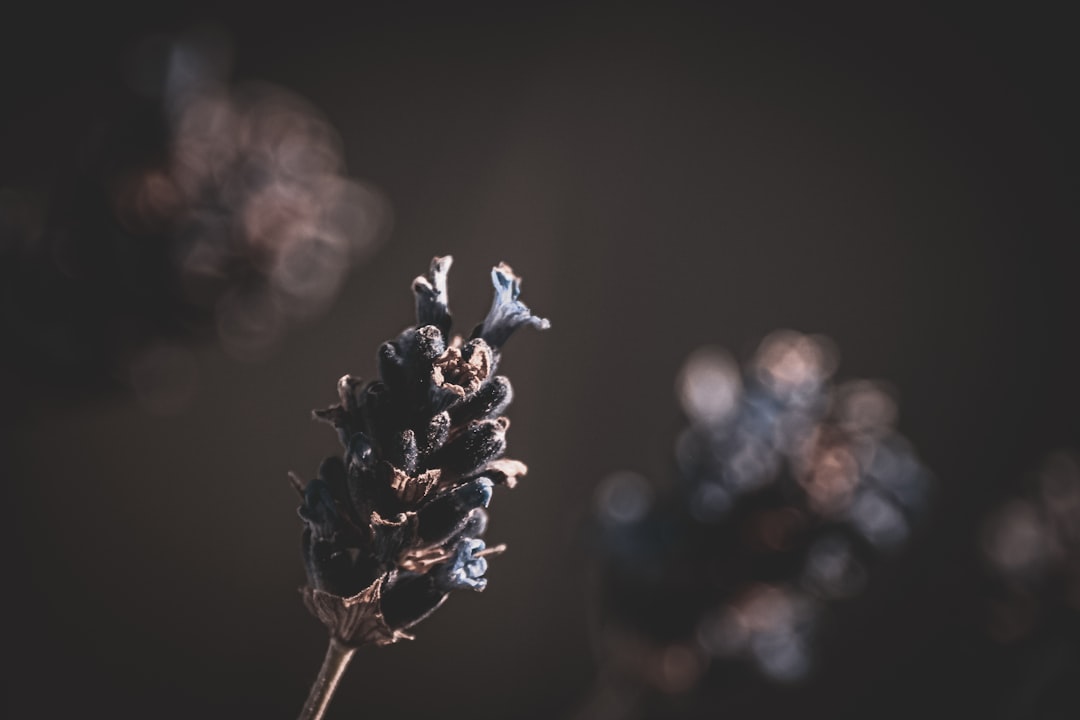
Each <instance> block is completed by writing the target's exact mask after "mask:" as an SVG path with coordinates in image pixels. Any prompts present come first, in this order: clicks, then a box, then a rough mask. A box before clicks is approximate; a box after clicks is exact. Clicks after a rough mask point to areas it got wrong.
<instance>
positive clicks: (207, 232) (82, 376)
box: [0, 30, 390, 411]
mask: <svg viewBox="0 0 1080 720" xmlns="http://www.w3.org/2000/svg"><path fill="white" fill-rule="evenodd" d="M230 56H231V50H230V45H229V42H228V40H227V38H226V37H224V35H223V34H221V33H219V32H216V31H213V30H200V31H192V32H189V33H186V34H183V35H180V36H178V37H169V38H166V37H148V38H145V39H144V40H143V42H142V43H140V44H139V46H138V47H137V48H136V49H135V50H134V52H133V53H132V56H131V68H130V72H129V73H128V77H127V82H128V87H127V88H126V89H125V90H124V91H123V92H114V93H113V94H114V95H115V96H104V97H102V98H100V102H99V103H98V106H97V107H95V108H93V109H92V110H91V111H90V112H88V120H87V125H88V126H91V127H88V128H87V135H88V139H87V141H86V148H85V149H83V151H82V152H81V154H80V155H79V156H78V157H73V158H70V159H68V162H67V163H62V164H61V165H60V168H61V170H60V171H58V173H57V177H55V178H51V179H50V180H48V182H47V183H46V185H45V186H43V187H41V188H38V189H37V190H36V191H34V190H31V189H29V188H16V187H10V188H7V189H5V190H4V192H3V193H0V195H2V200H3V202H2V203H0V213H2V215H3V218H2V221H0V229H2V230H3V232H4V233H5V238H4V242H3V243H0V251H2V252H3V256H4V257H3V260H4V271H3V272H4V279H5V290H6V294H5V297H4V298H3V304H4V313H3V318H4V321H3V322H4V324H5V327H4V330H5V334H6V335H8V336H9V337H13V338H15V339H16V342H15V344H16V345H17V346H18V347H19V354H18V355H17V356H14V357H12V358H11V360H12V361H13V362H14V363H15V364H17V365H21V366H22V368H21V369H22V370H23V372H22V373H21V374H23V375H24V376H27V377H34V376H36V375H41V376H42V378H43V380H44V378H46V377H47V378H48V381H49V382H50V383H54V384H55V382H56V381H57V379H59V380H60V382H61V383H62V382H63V381H64V380H66V379H69V380H72V382H71V383H70V384H71V385H72V386H73V387H76V388H85V387H87V386H93V385H95V384H97V385H105V384H108V383H109V382H111V381H112V379H113V378H119V379H121V380H122V381H128V382H129V383H130V384H131V385H132V386H134V389H135V391H136V394H137V396H138V398H139V399H140V400H142V401H144V405H146V406H147V407H148V408H149V409H151V410H161V411H169V410H170V409H175V408H176V407H178V406H180V405H182V400H183V396H184V395H185V393H189V392H190V390H191V389H192V388H193V387H194V377H195V373H194V369H193V367H192V366H193V357H192V355H191V353H190V346H191V343H192V341H195V340H201V339H204V338H209V337H215V338H216V339H217V341H218V342H219V343H220V346H221V348H222V349H223V350H224V351H225V352H226V353H228V354H229V355H231V356H233V357H235V358H238V359H241V360H253V359H260V358H263V357H265V356H266V355H268V354H269V353H270V352H272V351H273V350H274V349H275V347H276V346H277V344H278V343H279V342H280V341H281V339H282V338H283V336H284V335H285V333H286V332H287V331H288V328H289V326H290V325H291V324H293V323H295V322H297V321H303V320H305V319H309V318H312V317H314V316H317V315H319V314H320V313H322V312H324V311H325V310H326V309H328V308H329V306H330V305H331V304H332V303H333V301H334V300H335V298H336V297H337V294H338V292H339V291H340V289H341V287H342V285H343V283H344V282H345V279H346V277H347V275H348V273H349V271H350V269H351V268H352V267H353V266H354V265H355V264H356V263H358V262H361V261H363V260H364V259H366V258H367V257H369V255H370V254H371V253H372V252H373V251H374V250H375V249H376V248H377V247H378V245H379V244H380V243H381V242H382V241H383V240H384V239H385V237H386V236H387V234H388V230H389V226H390V209H389V204H388V202H387V201H386V199H385V198H384V197H383V196H382V195H381V194H380V193H379V192H377V191H376V190H374V189H373V188H372V187H370V186H368V185H365V184H362V183H360V182H357V181H355V180H353V179H350V178H348V177H347V176H346V175H345V167H344V155H343V151H342V142H341V138H340V137H339V135H338V134H337V132H336V131H335V130H334V128H333V127H332V126H331V125H330V123H329V122H328V121H327V119H326V118H325V117H323V115H322V114H321V113H320V112H319V111H318V110H317V109H316V108H315V107H313V106H312V105H311V104H310V103H308V102H307V101H305V100H303V99H302V98H300V97H299V96H297V95H295V94H293V93H291V92H289V91H288V90H285V89H283V88H281V87H277V86H274V85H271V84H268V83H259V82H244V83H239V84H234V83H232V82H230V79H229V76H230ZM69 370H70V371H72V372H71V373H65V371H69ZM76 370H77V372H75V371H76ZM76 378H77V379H76Z"/></svg>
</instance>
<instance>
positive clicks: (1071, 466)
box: [981, 451, 1080, 643]
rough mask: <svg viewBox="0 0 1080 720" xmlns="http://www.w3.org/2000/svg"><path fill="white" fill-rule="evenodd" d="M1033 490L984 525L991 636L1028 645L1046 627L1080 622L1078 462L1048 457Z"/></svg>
mask: <svg viewBox="0 0 1080 720" xmlns="http://www.w3.org/2000/svg"><path fill="white" fill-rule="evenodd" d="M1034 480H1035V483H1034V487H1032V488H1029V490H1028V492H1027V493H1026V495H1024V496H1021V497H1014V498H1011V499H1010V500H1008V501H1007V502H1005V503H1003V504H1002V505H1001V506H1000V507H998V508H997V509H995V510H994V511H993V512H992V513H991V514H990V515H989V516H988V517H987V519H986V521H985V522H984V523H983V528H982V538H981V541H982V543H981V544H982V551H983V557H984V559H985V561H986V563H987V567H988V569H989V570H990V573H991V577H992V579H993V583H992V587H991V590H992V593H991V600H990V608H989V609H990V613H989V616H990V634H991V635H992V636H993V637H994V638H995V639H997V640H998V641H1000V642H1003V643H1011V642H1015V641H1019V640H1022V639H1024V638H1026V637H1028V636H1029V635H1032V634H1034V633H1035V631H1036V630H1037V629H1038V628H1039V627H1040V626H1041V625H1043V624H1048V625H1053V624H1054V623H1055V622H1060V621H1063V619H1064V618H1067V617H1072V622H1073V623H1075V622H1076V620H1077V619H1078V618H1080V456H1077V455H1076V453H1073V452H1068V451H1059V452H1055V453H1052V454H1050V455H1049V456H1047V458H1046V459H1045V460H1044V461H1043V463H1042V466H1041V467H1040V468H1039V470H1038V472H1037V473H1035V475H1034Z"/></svg>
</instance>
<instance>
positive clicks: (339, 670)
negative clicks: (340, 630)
mask: <svg viewBox="0 0 1080 720" xmlns="http://www.w3.org/2000/svg"><path fill="white" fill-rule="evenodd" d="M354 652H356V648H355V647H349V646H348V645H345V644H343V643H342V642H340V641H339V640H338V639H337V638H334V637H331V638H330V647H328V648H326V657H325V658H323V664H322V667H321V668H319V676H318V677H317V678H315V684H314V685H312V686H311V692H310V693H309V694H308V699H307V702H305V703H304V709H303V710H301V711H300V717H299V718H298V720H321V718H322V717H323V714H324V713H326V708H327V706H328V705H330V698H332V697H333V696H334V691H335V690H337V686H338V682H339V681H340V680H341V676H342V675H344V674H345V668H347V667H349V660H351V659H352V656H353V653H354Z"/></svg>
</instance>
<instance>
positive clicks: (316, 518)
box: [295, 257, 548, 646]
mask: <svg viewBox="0 0 1080 720" xmlns="http://www.w3.org/2000/svg"><path fill="white" fill-rule="evenodd" d="M450 263H451V258H450V257H443V258H435V260H434V261H433V262H432V265H431V270H430V272H429V273H428V274H427V275H426V276H421V277H418V278H417V279H416V280H415V281H414V283H413V290H414V292H415V293H416V318H417V324H416V326H415V327H410V328H408V329H406V330H405V331H404V332H402V333H401V334H400V335H399V336H398V337H397V338H396V339H394V340H391V341H389V342H386V343H384V344H383V345H382V346H381V347H380V348H379V353H378V362H379V379H378V380H375V381H373V382H369V383H367V384H366V385H365V384H363V383H361V381H360V380H359V379H357V378H355V377H353V376H349V375H346V376H345V377H343V378H342V379H341V380H340V381H339V382H338V395H339V397H340V402H339V403H338V404H336V405H334V406H332V407H330V408H328V409H326V410H321V411H316V412H315V416H316V417H317V418H318V419H321V420H324V421H326V422H328V423H330V424H332V425H333V426H334V428H335V429H336V430H337V432H338V437H339V439H340V440H341V444H342V446H343V447H344V448H345V456H344V458H340V457H336V456H334V457H330V458H327V459H326V460H324V461H323V463H322V465H321V467H320V468H319V473H318V477H317V478H316V479H314V480H311V481H310V482H307V483H303V482H301V481H299V480H298V479H297V480H295V483H296V485H297V489H298V490H299V491H300V493H301V496H302V498H303V504H302V505H301V507H300V510H299V512H300V517H301V518H302V519H303V521H304V525H305V529H304V534H303V555H304V561H305V565H306V569H307V576H308V586H307V587H305V588H304V599H305V602H306V604H307V606H308V609H309V610H310V611H311V612H312V613H313V614H314V615H315V616H316V617H318V618H319V619H320V620H321V621H322V622H323V623H324V624H325V625H326V626H327V628H328V629H329V630H330V632H331V635H332V637H333V638H334V639H336V640H337V641H339V642H342V643H345V644H346V645H349V646H356V645H362V644H367V643H374V644H379V645H384V644H389V643H392V642H395V641H397V640H399V639H402V638H406V637H409V636H408V635H406V634H405V633H404V632H403V631H404V630H405V629H406V628H409V627H411V626H412V625H414V624H416V623H417V622H419V621H420V620H422V619H423V618H425V617H427V616H428V615H429V614H430V613H431V612H433V611H434V610H435V609H436V608H437V607H439V605H441V604H442V603H443V601H444V600H445V599H446V597H447V595H448V593H450V592H451V591H452V590H456V589H465V588H467V589H472V590H483V589H484V587H485V585H486V584H487V580H486V578H485V577H484V573H485V571H486V569H487V560H486V559H485V556H486V555H489V554H492V553H494V552H499V551H501V550H502V549H504V548H503V546H497V547H494V548H488V547H486V545H485V544H484V541H483V540H482V539H481V537H482V535H483V533H484V530H485V529H486V527H487V513H486V510H485V508H486V507H487V505H488V502H489V501H490V499H491V493H492V487H493V486H494V485H506V486H508V487H513V486H514V485H515V484H516V482H517V478H518V477H520V476H522V475H524V474H525V472H526V468H525V466H524V465H523V464H522V463H520V462H518V461H516V460H510V459H506V458H504V457H503V454H504V453H505V451H506V431H507V428H508V427H509V424H510V422H509V420H508V419H507V418H506V417H504V416H503V414H502V413H503V412H504V411H505V410H506V408H507V406H508V405H509V404H510V401H511V399H512V390H511V386H510V381H509V380H508V379H507V378H506V377H504V376H501V375H496V374H495V371H496V369H497V368H498V364H499V358H500V356H501V352H502V346H503V344H504V343H505V342H506V341H507V340H508V339H509V337H510V335H511V334H512V333H513V332H514V331H515V330H516V329H517V328H519V327H521V326H523V325H531V326H533V327H537V328H541V329H542V328H546V327H548V322H547V320H543V319H541V318H538V317H536V316H534V315H533V314H532V313H531V312H530V310H529V309H528V308H527V307H526V306H525V305H524V304H522V303H521V301H520V300H518V293H519V292H520V284H519V282H520V281H519V279H518V278H517V277H516V276H515V275H514V274H513V272H512V271H511V269H510V268H509V267H508V266H506V265H499V266H497V267H496V268H494V269H493V270H492V280H493V281H494V284H495V299H494V302H493V304H492V306H491V311H490V312H489V313H488V315H487V317H486V318H485V319H484V321H483V322H482V323H480V324H479V325H477V326H476V328H475V329H474V330H473V331H472V334H471V335H470V337H469V339H468V340H464V339H462V338H461V337H460V336H455V337H453V338H451V336H450V313H449V310H448V308H447V285H446V275H447V271H448V270H449V268H450Z"/></svg>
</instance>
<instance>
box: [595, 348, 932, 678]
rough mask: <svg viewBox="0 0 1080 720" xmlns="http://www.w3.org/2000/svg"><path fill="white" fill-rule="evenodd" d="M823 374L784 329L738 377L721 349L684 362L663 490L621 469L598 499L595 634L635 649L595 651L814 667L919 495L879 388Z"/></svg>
mask: <svg viewBox="0 0 1080 720" xmlns="http://www.w3.org/2000/svg"><path fill="white" fill-rule="evenodd" d="M835 367H836V352H835V350H834V349H833V347H832V344H831V343H830V342H829V341H828V340H827V339H825V338H821V337H814V336H807V335H802V334H799V333H795V332H790V331H781V332H777V333H774V334H772V335H770V336H769V337H767V338H766V339H765V340H764V341H763V342H762V344H761V347H760V348H759V350H758V352H757V354H756V355H755V357H754V358H753V360H752V361H751V362H750V363H749V364H748V365H747V366H746V368H745V369H744V370H743V371H741V372H740V370H739V368H738V366H737V365H736V363H735V361H734V360H732V359H731V357H730V355H728V354H727V353H726V352H724V351H722V350H719V349H715V348H705V349H702V350H699V351H697V352H695V353H694V354H692V355H691V356H690V358H689V359H688V360H687V362H686V365H685V366H684V368H683V370H682V372H681V373H680V374H679V377H678V379H677V383H676V386H677V394H678V396H679V399H680V401H681V402H682V405H683V408H684V410H685V412H686V415H687V416H688V418H689V419H690V424H689V426H688V427H687V428H686V429H685V430H683V431H682V433H681V434H680V435H679V438H678V441H677V443H676V448H675V461H676V466H677V477H676V482H675V483H669V484H667V486H666V487H668V488H669V490H668V491H667V492H660V491H659V490H654V489H653V487H652V486H651V485H650V484H649V483H648V482H647V481H646V480H645V479H644V478H642V477H640V476H638V475H634V474H631V473H625V472H623V473H616V474H615V475H612V476H611V477H610V478H608V479H607V480H605V481H604V482H603V483H602V484H601V485H600V487H599V491H598V494H597V502H598V508H597V519H598V522H597V523H596V540H597V543H596V548H597V556H596V557H597V560H598V565H597V568H598V572H599V583H598V587H599V588H600V593H599V594H600V598H599V601H600V604H601V606H602V608H603V613H602V616H601V617H602V618H603V622H604V624H605V627H604V632H603V633H601V637H602V638H608V639H610V638H612V637H624V636H631V637H633V638H635V640H634V642H622V641H620V642H619V643H616V644H615V645H612V644H611V643H610V642H608V643H604V644H602V645H606V646H608V647H609V648H612V647H623V646H625V647H636V648H638V649H639V651H640V652H652V653H656V654H657V656H659V655H661V654H663V653H664V652H666V649H668V648H670V647H674V646H680V647H684V646H687V645H689V646H691V647H695V648H696V649H697V652H698V653H700V656H701V659H702V660H703V663H702V664H704V661H707V660H708V658H710V657H715V658H722V659H727V660H732V659H738V658H745V659H747V660H749V661H751V662H752V663H753V664H754V665H755V666H756V667H757V668H758V669H759V670H760V671H761V672H762V673H763V674H764V675H765V676H766V677H768V678H771V679H773V680H777V681H782V682H794V681H798V680H800V679H802V678H804V677H805V676H806V675H807V673H809V672H810V671H811V669H812V666H813V659H814V652H813V651H814V644H815V642H817V639H818V636H819V624H820V622H819V620H820V618H821V616H822V615H823V613H824V612H825V611H826V610H827V608H828V607H829V605H830V604H833V603H835V602H837V601H841V600H845V599H848V598H852V597H854V596H856V595H857V594H858V593H859V592H861V590H862V588H863V587H864V585H865V583H866V580H867V576H868V573H869V571H870V569H871V566H872V565H873V563H874V562H875V560H876V559H877V558H879V557H881V556H883V555H887V554H890V553H894V552H896V551H897V550H899V549H900V548H901V547H902V546H903V545H904V544H905V541H906V540H907V539H908V537H909V536H910V534H911V532H912V530H913V529H914V528H915V527H916V525H917V524H918V522H919V521H920V519H921V517H922V515H923V510H924V509H925V507H926V504H927V502H928V500H929V492H930V476H929V473H928V471H927V470H926V469H925V468H924V467H923V466H922V464H921V463H920V462H919V461H918V459H917V457H916V456H915V453H914V451H913V450H912V448H911V446H910V445H909V444H908V443H907V441H906V440H905V439H904V438H903V437H902V436H901V435H900V434H899V433H898V432H897V431H896V429H895V420H896V404H895V402H894V401H893V399H892V397H891V395H890V394H889V392H888V391H887V390H886V389H885V388H884V387H883V386H882V385H880V384H878V383H873V382H868V381H855V382H848V383H845V384H842V385H838V386H837V385H834V384H833V382H832V381H831V376H832V373H833V372H834V369H835ZM620 663H621V664H622V665H623V666H626V663H623V662H622V661H620ZM648 665H649V663H637V665H633V664H631V665H630V667H634V666H642V667H645V666H648ZM639 680H644V681H646V682H649V678H648V677H647V676H643V677H641V678H639ZM653 685H654V686H655V687H656V688H657V689H659V690H662V691H670V688H665V686H664V685H662V684H657V683H653ZM683 689H685V687H684V688H683Z"/></svg>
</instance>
